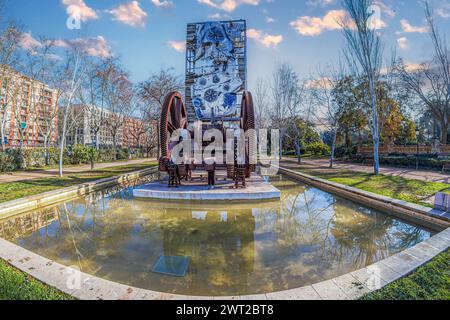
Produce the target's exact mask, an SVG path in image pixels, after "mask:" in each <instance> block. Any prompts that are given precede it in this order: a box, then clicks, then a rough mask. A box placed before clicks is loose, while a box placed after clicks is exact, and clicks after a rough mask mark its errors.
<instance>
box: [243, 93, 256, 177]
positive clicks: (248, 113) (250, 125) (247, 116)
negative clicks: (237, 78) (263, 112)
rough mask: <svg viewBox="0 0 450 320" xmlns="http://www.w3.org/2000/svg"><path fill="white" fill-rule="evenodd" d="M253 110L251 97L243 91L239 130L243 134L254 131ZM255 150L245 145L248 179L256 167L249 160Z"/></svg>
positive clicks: (249, 145) (247, 144) (251, 146)
mask: <svg viewBox="0 0 450 320" xmlns="http://www.w3.org/2000/svg"><path fill="white" fill-rule="evenodd" d="M255 128H256V126H255V109H254V107H253V97H252V94H251V93H250V92H248V91H245V92H244V94H243V96H242V104H241V129H243V130H244V131H245V132H247V131H248V130H251V129H253V130H254V129H255ZM256 152H257V150H254V148H253V145H251V144H249V143H246V146H245V159H246V162H247V171H246V177H247V178H250V175H251V173H252V172H255V170H256V166H255V165H254V164H250V159H251V158H252V156H254V155H255V154H256Z"/></svg>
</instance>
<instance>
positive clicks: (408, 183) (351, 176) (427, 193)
mask: <svg viewBox="0 0 450 320" xmlns="http://www.w3.org/2000/svg"><path fill="white" fill-rule="evenodd" d="M301 171H302V172H304V173H306V174H310V175H314V176H316V177H319V178H322V179H327V180H330V181H333V182H336V183H340V184H344V185H347V186H351V187H355V188H358V189H362V190H365V191H369V192H373V193H377V194H380V195H383V196H387V197H390V198H394V199H400V200H404V201H407V202H411V203H415V204H420V205H424V206H428V207H431V204H430V203H429V202H427V200H429V199H430V197H432V196H434V195H435V194H436V193H437V192H450V185H448V184H446V183H440V182H427V181H421V180H411V179H405V178H402V177H393V176H383V175H380V176H375V175H373V174H368V173H360V172H354V171H346V170H335V171H332V170H326V169H322V168H319V169H312V168H308V167H306V168H304V169H301Z"/></svg>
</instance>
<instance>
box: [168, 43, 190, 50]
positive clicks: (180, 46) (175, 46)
mask: <svg viewBox="0 0 450 320" xmlns="http://www.w3.org/2000/svg"><path fill="white" fill-rule="evenodd" d="M168 45H169V47H171V48H172V49H174V50H176V51H178V52H184V51H185V50H186V41H175V40H171V41H169V42H168Z"/></svg>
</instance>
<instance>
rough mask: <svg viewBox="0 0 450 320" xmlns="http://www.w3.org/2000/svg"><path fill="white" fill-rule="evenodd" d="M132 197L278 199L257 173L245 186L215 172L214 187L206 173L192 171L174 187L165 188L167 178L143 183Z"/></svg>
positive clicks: (276, 192)
mask: <svg viewBox="0 0 450 320" xmlns="http://www.w3.org/2000/svg"><path fill="white" fill-rule="evenodd" d="M133 195H134V196H135V197H136V198H148V199H163V200H184V201H213V200H214V201H233V200H236V201H239V200H246V201H251V200H274V199H280V197H281V192H280V190H278V189H277V188H275V187H274V186H272V185H271V184H270V183H269V182H266V181H265V180H264V179H263V178H262V177H261V176H259V175H256V174H253V175H252V176H251V178H250V179H248V180H247V187H246V188H238V189H235V188H234V182H233V181H231V180H225V173H224V172H219V173H218V174H217V182H216V186H215V187H214V188H210V187H209V186H208V184H207V174H206V173H205V174H201V173H194V176H193V180H192V181H183V182H182V185H181V186H179V187H178V188H168V183H167V181H158V182H153V183H149V184H146V185H143V186H141V187H138V188H136V189H135V190H134V191H133Z"/></svg>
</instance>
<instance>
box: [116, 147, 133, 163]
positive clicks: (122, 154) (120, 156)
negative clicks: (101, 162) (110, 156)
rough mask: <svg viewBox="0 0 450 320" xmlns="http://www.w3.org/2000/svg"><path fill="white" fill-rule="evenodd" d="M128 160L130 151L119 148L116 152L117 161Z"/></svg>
mask: <svg viewBox="0 0 450 320" xmlns="http://www.w3.org/2000/svg"><path fill="white" fill-rule="evenodd" d="M129 158H130V150H129V149H128V148H121V149H119V150H118V152H117V160H128V159H129Z"/></svg>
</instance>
